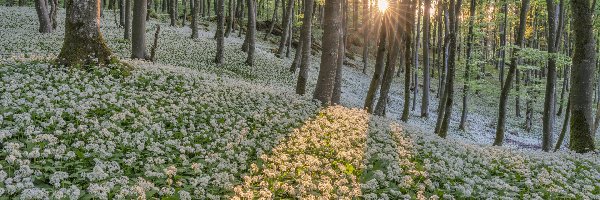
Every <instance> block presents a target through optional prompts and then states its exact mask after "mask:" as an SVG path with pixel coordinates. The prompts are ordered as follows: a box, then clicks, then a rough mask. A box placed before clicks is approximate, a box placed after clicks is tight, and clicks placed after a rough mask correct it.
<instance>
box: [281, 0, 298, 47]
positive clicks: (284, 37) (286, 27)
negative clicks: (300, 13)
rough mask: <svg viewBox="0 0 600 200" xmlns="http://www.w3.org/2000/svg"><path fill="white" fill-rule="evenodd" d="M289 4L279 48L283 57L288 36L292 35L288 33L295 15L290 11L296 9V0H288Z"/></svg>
mask: <svg viewBox="0 0 600 200" xmlns="http://www.w3.org/2000/svg"><path fill="white" fill-rule="evenodd" d="M282 1H283V0H282ZM287 6H288V7H287V11H286V13H288V14H287V15H286V16H285V17H286V19H285V24H284V28H283V33H282V34H281V39H280V40H279V48H278V49H277V55H278V57H279V58H283V53H284V48H285V42H286V41H287V40H288V37H291V36H290V35H288V33H289V32H290V28H291V26H292V17H293V15H292V14H290V13H292V11H293V10H294V0H288V4H287Z"/></svg>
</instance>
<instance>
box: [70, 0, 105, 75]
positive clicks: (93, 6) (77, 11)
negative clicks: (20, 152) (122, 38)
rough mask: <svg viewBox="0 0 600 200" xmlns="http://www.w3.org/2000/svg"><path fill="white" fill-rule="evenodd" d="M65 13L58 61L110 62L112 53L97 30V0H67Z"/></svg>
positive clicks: (79, 64)
mask: <svg viewBox="0 0 600 200" xmlns="http://www.w3.org/2000/svg"><path fill="white" fill-rule="evenodd" d="M66 15H67V16H66V19H65V37H64V42H63V46H62V49H61V51H60V54H59V55H58V63H59V64H61V65H66V66H81V65H94V64H100V65H103V64H108V63H110V62H111V58H112V53H111V51H110V49H109V48H108V46H106V43H105V42H104V38H103V37H102V33H100V1H99V0H95V1H91V2H90V1H89V0H67V2H66Z"/></svg>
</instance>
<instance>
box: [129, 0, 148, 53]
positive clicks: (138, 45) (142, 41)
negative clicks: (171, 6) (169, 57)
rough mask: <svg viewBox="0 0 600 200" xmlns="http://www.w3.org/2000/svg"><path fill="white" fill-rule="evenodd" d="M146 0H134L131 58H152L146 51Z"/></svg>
mask: <svg viewBox="0 0 600 200" xmlns="http://www.w3.org/2000/svg"><path fill="white" fill-rule="evenodd" d="M146 6H148V4H146V0H134V3H133V10H134V12H133V29H132V36H131V58H137V59H150V57H149V55H148V52H147V51H146V12H147V8H146Z"/></svg>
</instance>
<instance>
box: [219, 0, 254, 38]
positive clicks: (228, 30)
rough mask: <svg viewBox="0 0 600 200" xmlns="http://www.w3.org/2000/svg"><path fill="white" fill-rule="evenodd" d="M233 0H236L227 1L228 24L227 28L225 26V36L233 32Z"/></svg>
mask: <svg viewBox="0 0 600 200" xmlns="http://www.w3.org/2000/svg"><path fill="white" fill-rule="evenodd" d="M233 1H234V0H228V1H227V20H226V22H227V24H226V25H225V26H226V27H227V28H225V37H229V34H231V31H232V30H233ZM255 25H256V24H255Z"/></svg>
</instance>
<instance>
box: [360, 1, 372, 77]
mask: <svg viewBox="0 0 600 200" xmlns="http://www.w3.org/2000/svg"><path fill="white" fill-rule="evenodd" d="M363 2H365V3H364V4H363V23H364V24H363V26H364V27H363V52H362V61H363V69H362V72H363V74H367V66H368V60H369V31H370V29H371V14H370V12H369V0H363Z"/></svg>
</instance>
